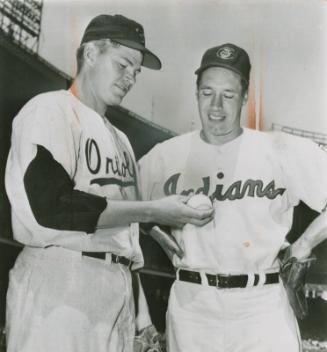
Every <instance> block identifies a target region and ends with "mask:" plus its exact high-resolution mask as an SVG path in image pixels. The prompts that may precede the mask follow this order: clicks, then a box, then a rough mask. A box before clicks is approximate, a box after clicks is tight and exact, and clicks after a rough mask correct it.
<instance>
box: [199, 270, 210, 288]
mask: <svg viewBox="0 0 327 352" xmlns="http://www.w3.org/2000/svg"><path fill="white" fill-rule="evenodd" d="M199 273H200V276H201V284H202V285H203V286H208V287H209V282H208V278H207V275H206V273H205V272H204V271H203V270H200V271H199Z"/></svg>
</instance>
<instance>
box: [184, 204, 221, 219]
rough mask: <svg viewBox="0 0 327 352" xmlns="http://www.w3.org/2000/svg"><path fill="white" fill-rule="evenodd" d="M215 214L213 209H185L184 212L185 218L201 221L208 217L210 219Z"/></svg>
mask: <svg viewBox="0 0 327 352" xmlns="http://www.w3.org/2000/svg"><path fill="white" fill-rule="evenodd" d="M214 212H215V209H214V208H210V209H195V208H192V207H187V208H186V210H185V217H187V218H194V219H198V220H202V219H205V218H208V217H212V216H213V214H214Z"/></svg>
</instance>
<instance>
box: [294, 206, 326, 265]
mask: <svg viewBox="0 0 327 352" xmlns="http://www.w3.org/2000/svg"><path fill="white" fill-rule="evenodd" d="M326 239H327V211H326V208H325V209H324V211H323V212H322V213H321V214H320V215H319V216H318V217H317V218H316V219H315V220H313V221H312V223H311V224H310V225H309V226H308V227H307V229H306V230H305V231H304V233H303V234H302V235H301V236H300V237H299V238H298V239H297V240H296V241H295V242H294V243H293V244H292V245H291V256H294V257H296V258H298V259H303V258H307V257H308V256H309V255H310V253H311V251H312V249H314V248H315V247H316V246H317V245H318V244H320V243H321V242H323V241H324V240H326Z"/></svg>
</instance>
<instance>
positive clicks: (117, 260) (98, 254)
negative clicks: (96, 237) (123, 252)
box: [82, 252, 132, 266]
mask: <svg viewBox="0 0 327 352" xmlns="http://www.w3.org/2000/svg"><path fill="white" fill-rule="evenodd" d="M107 254H109V255H111V262H112V263H116V264H118V263H120V264H123V265H126V266H130V265H131V264H132V261H131V260H129V259H127V258H126V257H122V256H119V255H116V254H112V253H108V252H82V255H83V256H86V257H92V258H96V259H102V260H106V258H107Z"/></svg>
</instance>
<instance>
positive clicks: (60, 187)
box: [24, 145, 107, 233]
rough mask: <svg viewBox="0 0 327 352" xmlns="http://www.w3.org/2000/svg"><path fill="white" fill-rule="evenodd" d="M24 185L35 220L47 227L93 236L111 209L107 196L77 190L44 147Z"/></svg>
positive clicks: (35, 159) (32, 162) (31, 165)
mask: <svg viewBox="0 0 327 352" xmlns="http://www.w3.org/2000/svg"><path fill="white" fill-rule="evenodd" d="M24 185H25V190H26V194H27V197H28V201H29V203H30V206H31V209H32V212H33V214H34V217H35V219H36V221H37V222H38V224H39V225H41V226H44V227H48V228H52V229H57V230H68V231H82V232H86V233H93V232H94V231H95V227H96V224H97V222H98V219H99V216H100V214H101V213H102V212H103V210H104V209H105V208H106V206H107V201H106V198H105V197H100V196H97V195H93V194H89V193H86V192H82V191H78V190H75V189H74V182H73V181H72V180H71V179H70V177H69V175H68V173H67V172H66V170H65V169H64V168H63V166H62V165H60V164H59V163H58V162H57V161H56V160H55V159H54V158H53V156H52V154H51V153H50V152H49V151H48V150H47V149H46V148H44V147H42V146H40V145H38V146H37V154H36V156H35V158H34V159H33V160H32V161H31V163H30V164H29V166H28V168H27V170H26V172H25V175H24Z"/></svg>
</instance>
